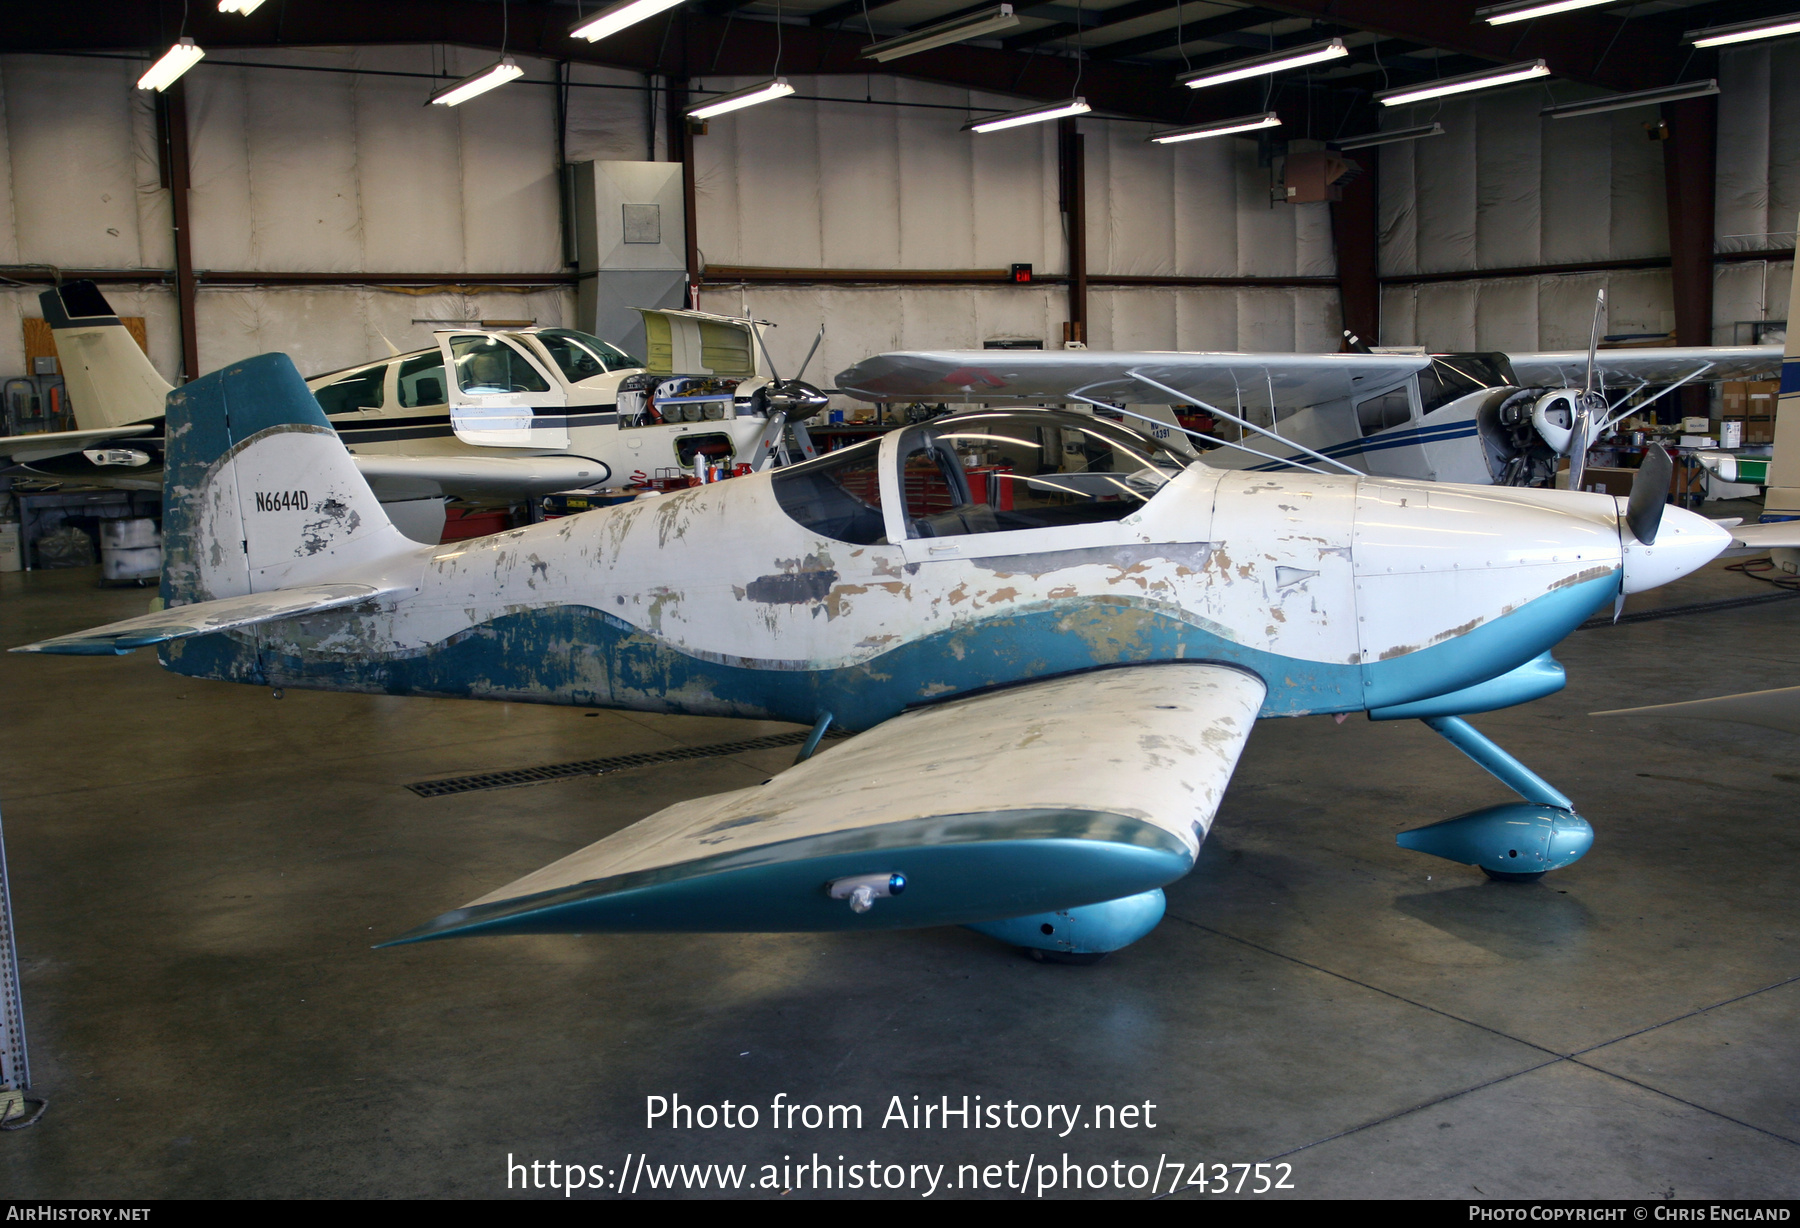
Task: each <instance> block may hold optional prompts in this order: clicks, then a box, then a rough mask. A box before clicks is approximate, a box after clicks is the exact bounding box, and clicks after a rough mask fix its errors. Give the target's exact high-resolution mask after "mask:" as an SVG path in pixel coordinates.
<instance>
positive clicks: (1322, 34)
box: [1089, 13, 1341, 68]
mask: <svg viewBox="0 0 1800 1228" xmlns="http://www.w3.org/2000/svg"><path fill="white" fill-rule="evenodd" d="M1286 20H1288V18H1287V17H1286V16H1285V15H1284V14H1281V13H1276V14H1274V15H1273V16H1271V17H1265V18H1263V20H1262V21H1255V22H1246V23H1245V25H1263V24H1265V23H1266V22H1269V21H1286ZM1200 24H1201V23H1199V22H1195V23H1194V25H1192V26H1188V25H1183V26H1170V27H1169V28H1168V29H1166V30H1156V31H1153V32H1152V33H1149V34H1140V35H1138V36H1137V37H1136V38H1123V39H1120V40H1119V41H1118V42H1116V43H1106V44H1104V45H1102V46H1099V47H1095V48H1094V49H1093V50H1092V51H1091V52H1089V55H1091V56H1092V57H1093V58H1094V59H1097V60H1120V59H1124V58H1126V57H1128V56H1134V55H1142V54H1144V52H1146V51H1162V50H1164V49H1165V48H1168V47H1185V46H1186V45H1187V44H1189V43H1193V42H1198V41H1200V40H1202V39H1216V38H1219V37H1220V36H1221V35H1231V34H1235V33H1236V32H1237V31H1236V30H1232V29H1229V28H1214V29H1209V30H1207V31H1206V32H1205V33H1203V34H1202V33H1196V32H1195V28H1196V27H1197V26H1198V25H1200ZM1243 28H1244V27H1243V26H1239V27H1238V29H1240V30H1241V29H1243ZM1334 33H1341V31H1339V30H1338V29H1337V27H1335V26H1332V27H1329V28H1328V29H1325V30H1321V29H1319V28H1318V27H1316V26H1308V27H1307V28H1306V29H1304V30H1295V31H1294V32H1293V33H1291V34H1278V35H1276V36H1275V37H1274V38H1273V39H1269V40H1267V41H1265V42H1262V43H1260V44H1259V46H1258V47H1257V50H1260V51H1282V50H1285V49H1286V48H1288V47H1298V46H1301V45H1302V44H1304V43H1316V42H1319V41H1321V40H1322V39H1326V38H1330V37H1331V36H1332V34H1334ZM1260 37H1261V36H1260V35H1259V36H1258V38H1259V39H1260ZM1231 41H1232V42H1234V43H1238V42H1240V41H1241V40H1239V39H1232V40H1231ZM1250 54H1253V53H1252V52H1251V51H1250V50H1249V48H1248V47H1247V46H1243V45H1240V46H1235V47H1232V48H1231V49H1230V50H1227V51H1215V52H1209V53H1208V54H1207V55H1205V56H1201V57H1197V58H1196V59H1195V60H1194V67H1196V68H1201V67H1205V64H1204V63H1203V61H1210V62H1216V63H1220V64H1223V63H1225V62H1226V61H1227V60H1236V59H1243V58H1245V57H1246V56H1248V55H1250Z"/></svg>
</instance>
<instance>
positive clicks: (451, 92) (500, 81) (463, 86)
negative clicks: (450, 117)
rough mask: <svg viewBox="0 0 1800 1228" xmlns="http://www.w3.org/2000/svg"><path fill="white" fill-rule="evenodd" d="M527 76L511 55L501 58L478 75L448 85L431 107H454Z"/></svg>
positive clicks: (433, 100) (474, 74)
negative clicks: (516, 78) (514, 79)
mask: <svg viewBox="0 0 1800 1228" xmlns="http://www.w3.org/2000/svg"><path fill="white" fill-rule="evenodd" d="M524 75H525V70H524V69H523V68H520V67H519V66H518V65H517V64H515V63H513V59H512V57H511V56H510V55H505V56H501V57H500V58H499V59H498V60H496V61H495V62H494V63H492V64H489V65H488V66H487V67H486V68H484V69H482V70H481V71H480V72H478V73H473V74H471V75H470V76H467V77H464V78H463V79H462V80H461V81H458V82H456V83H455V84H453V85H446V86H445V87H444V88H443V89H441V90H439V91H438V92H437V93H435V94H433V95H432V96H431V99H430V102H429V103H428V105H430V106H439V107H454V106H456V105H457V104H459V103H464V102H467V101H469V99H471V98H474V97H477V96H478V95H481V94H485V93H487V92H488V91H489V90H491V89H497V88H499V87H500V86H502V85H505V84H506V83H507V82H508V81H511V80H512V79H513V78H515V77H522V76H524Z"/></svg>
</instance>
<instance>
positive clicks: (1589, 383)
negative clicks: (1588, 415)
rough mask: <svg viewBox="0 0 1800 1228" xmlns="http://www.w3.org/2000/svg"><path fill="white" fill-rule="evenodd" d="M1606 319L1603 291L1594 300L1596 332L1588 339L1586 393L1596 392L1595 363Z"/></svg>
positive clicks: (1583, 383)
mask: <svg viewBox="0 0 1800 1228" xmlns="http://www.w3.org/2000/svg"><path fill="white" fill-rule="evenodd" d="M1605 317H1606V291H1605V290H1604V289H1602V290H1601V291H1600V293H1599V294H1598V295H1597V296H1596V297H1595V299H1594V331H1593V333H1592V334H1591V335H1590V336H1589V337H1588V360H1587V379H1586V380H1584V381H1583V382H1582V385H1581V391H1582V392H1584V393H1589V392H1592V391H1593V390H1594V362H1595V359H1596V357H1597V356H1598V354H1599V352H1600V321H1601V320H1603V319H1604V318H1605Z"/></svg>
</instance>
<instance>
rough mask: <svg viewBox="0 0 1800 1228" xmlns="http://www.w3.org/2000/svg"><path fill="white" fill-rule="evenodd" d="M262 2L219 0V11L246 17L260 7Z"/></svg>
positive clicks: (254, 0) (261, 0)
mask: <svg viewBox="0 0 1800 1228" xmlns="http://www.w3.org/2000/svg"><path fill="white" fill-rule="evenodd" d="M262 2H263V0H219V11H220V12H221V13H237V14H240V15H242V16H244V17H248V16H250V14H252V13H254V12H255V11H256V10H257V9H259V8H261V7H262Z"/></svg>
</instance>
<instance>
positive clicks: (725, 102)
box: [685, 77, 794, 119]
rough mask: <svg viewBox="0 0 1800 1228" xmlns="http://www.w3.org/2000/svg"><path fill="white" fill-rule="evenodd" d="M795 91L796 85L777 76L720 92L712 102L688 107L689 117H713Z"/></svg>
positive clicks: (784, 96) (687, 113)
mask: <svg viewBox="0 0 1800 1228" xmlns="http://www.w3.org/2000/svg"><path fill="white" fill-rule="evenodd" d="M793 92H794V87H793V86H791V85H789V84H788V83H787V78H786V77H776V78H775V79H774V80H773V81H764V82H763V83H762V84H761V85H751V86H746V87H745V88H743V89H741V90H733V91H732V92H731V93H729V94H720V95H719V96H718V97H717V98H715V99H713V100H712V101H711V102H703V103H700V104H699V105H698V106H692V107H689V108H688V109H687V111H686V112H685V114H686V115H687V117H688V118H689V119H711V118H712V117H713V116H715V115H723V114H725V112H727V111H740V110H742V109H743V108H745V107H753V106H755V105H756V104H757V103H759V102H773V101H774V100H775V99H777V98H786V97H787V96H788V95H789V94H791V93H793Z"/></svg>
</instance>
